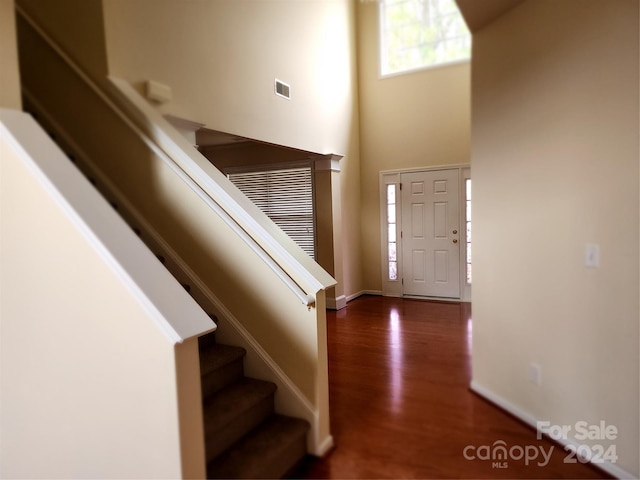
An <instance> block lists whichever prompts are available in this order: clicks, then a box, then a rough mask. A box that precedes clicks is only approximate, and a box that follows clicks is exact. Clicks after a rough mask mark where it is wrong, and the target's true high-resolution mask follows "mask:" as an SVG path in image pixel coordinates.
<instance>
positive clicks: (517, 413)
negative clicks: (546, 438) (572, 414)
mask: <svg viewBox="0 0 640 480" xmlns="http://www.w3.org/2000/svg"><path fill="white" fill-rule="evenodd" d="M470 388H471V390H472V391H474V392H475V393H477V394H478V395H480V396H481V397H484V398H485V399H487V400H489V401H490V402H491V403H493V404H495V405H497V406H498V407H500V408H501V409H503V410H505V411H506V412H509V413H510V414H511V415H513V416H514V417H516V418H517V419H519V420H521V421H523V422H524V423H526V424H527V425H529V426H530V427H531V428H533V429H534V430H536V432H537V431H538V421H540V419H538V418H536V417H535V416H534V415H532V414H531V413H529V412H526V411H524V410H522V409H521V408H520V407H518V406H516V405H514V404H513V403H511V402H509V401H507V400H505V399H504V398H502V397H501V396H500V395H497V394H495V393H494V392H492V391H491V390H489V389H488V388H486V387H483V386H482V385H480V384H478V383H477V382H475V381H472V382H471V386H470ZM553 441H554V442H557V443H559V444H561V445H562V446H564V447H566V446H572V447H575V448H577V447H579V446H580V445H581V444H580V442H578V441H577V440H575V439H559V440H555V439H554V440H553ZM594 465H595V466H596V467H597V468H600V469H602V470H604V471H605V472H606V473H608V474H610V475H613V476H614V477H616V478H629V479H633V478H635V479H637V478H638V476H637V475H633V474H631V473H629V472H627V471H626V470H624V469H623V468H620V467H619V466H618V465H616V464H614V463H611V462H608V461H606V460H605V461H604V462H603V463H598V464H594Z"/></svg>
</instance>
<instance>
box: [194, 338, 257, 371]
mask: <svg viewBox="0 0 640 480" xmlns="http://www.w3.org/2000/svg"><path fill="white" fill-rule="evenodd" d="M245 354H246V350H245V349H244V348H241V347H234V346H231V345H224V344H222V343H218V344H215V345H213V346H211V347H209V348H207V349H205V350H204V351H201V352H200V375H201V376H205V375H207V374H209V373H211V372H214V371H216V370H218V369H220V368H223V367H224V366H226V365H228V364H230V363H232V362H235V361H236V360H238V359H241V358H242V357H244V355H245Z"/></svg>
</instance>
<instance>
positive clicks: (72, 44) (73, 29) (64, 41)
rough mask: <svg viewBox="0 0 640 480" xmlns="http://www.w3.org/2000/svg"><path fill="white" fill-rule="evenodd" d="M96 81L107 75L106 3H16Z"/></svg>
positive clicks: (85, 0) (32, 0)
mask: <svg viewBox="0 0 640 480" xmlns="http://www.w3.org/2000/svg"><path fill="white" fill-rule="evenodd" d="M16 5H18V6H19V7H21V8H23V9H24V10H25V11H26V12H27V13H28V14H29V15H31V16H32V17H33V18H34V19H35V20H36V21H37V22H38V23H39V25H41V26H43V27H44V30H45V32H46V33H47V34H48V35H50V36H51V37H53V38H55V40H56V42H58V43H59V44H60V45H61V47H62V48H63V49H64V50H65V51H67V52H70V54H71V57H72V58H73V59H74V60H75V61H76V62H78V63H79V64H80V65H82V67H83V69H84V71H85V73H88V74H89V75H90V76H91V77H93V79H94V80H97V81H103V80H104V77H105V75H106V74H107V51H106V46H105V37H104V27H103V24H104V19H103V14H102V0H55V1H54V2H51V1H42V0H16Z"/></svg>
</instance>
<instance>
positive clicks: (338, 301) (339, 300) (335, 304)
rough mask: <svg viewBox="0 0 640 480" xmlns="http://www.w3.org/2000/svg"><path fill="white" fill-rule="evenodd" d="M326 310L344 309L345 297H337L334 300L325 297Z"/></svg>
mask: <svg viewBox="0 0 640 480" xmlns="http://www.w3.org/2000/svg"><path fill="white" fill-rule="evenodd" d="M326 301H327V308H328V309H329V310H342V309H343V308H344V307H346V306H347V297H345V296H344V295H340V296H339V297H336V298H329V297H327V300H326Z"/></svg>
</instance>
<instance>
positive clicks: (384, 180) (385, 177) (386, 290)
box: [378, 163, 471, 302]
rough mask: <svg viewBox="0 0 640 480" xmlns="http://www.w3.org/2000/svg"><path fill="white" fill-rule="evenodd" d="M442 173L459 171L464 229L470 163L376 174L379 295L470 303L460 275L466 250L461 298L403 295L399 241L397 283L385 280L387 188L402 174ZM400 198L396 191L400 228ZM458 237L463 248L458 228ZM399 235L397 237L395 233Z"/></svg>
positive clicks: (462, 252)
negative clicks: (465, 183)
mask: <svg viewBox="0 0 640 480" xmlns="http://www.w3.org/2000/svg"><path fill="white" fill-rule="evenodd" d="M442 170H458V197H459V199H460V200H459V201H460V202H461V203H460V205H461V206H460V208H459V209H458V214H459V222H460V225H466V223H465V222H464V221H463V220H464V205H465V203H464V202H463V201H462V199H464V188H463V187H464V178H466V177H465V176H464V173H465V171H467V170H468V171H469V172H471V164H469V163H457V164H451V165H434V166H428V167H413V168H407V169H392V170H381V171H380V172H379V187H378V188H379V195H380V261H381V272H380V275H381V279H382V294H383V295H384V296H387V297H406V298H423V299H429V300H442V301H456V302H470V301H471V287H470V286H469V285H467V283H466V271H465V275H462V271H463V270H462V268H463V266H464V265H466V257H465V252H466V249H465V248H460V258H459V263H460V269H459V270H460V279H459V281H460V294H459V296H458V297H456V298H447V297H423V296H415V295H405V294H404V289H403V286H402V279H403V275H404V272H403V268H402V266H403V262H402V241H401V238H400V237H398V239H397V240H398V241H397V243H396V249H397V258H398V280H397V281H396V280H389V279H388V261H387V258H388V252H387V244H388V241H387V236H388V231H387V199H386V185H392V184H395V185H400V183H401V179H402V174H405V173H418V172H435V171H442ZM401 200H402V194H401V189H397V190H396V225H399V226H401V225H402V208H401V207H402V201H401ZM459 229H460V233H461V237H462V239H461V241H462V243H463V244H464V245H465V246H466V235H467V230H466V228H463V227H462V226H460V227H459ZM398 235H400V233H398Z"/></svg>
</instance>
